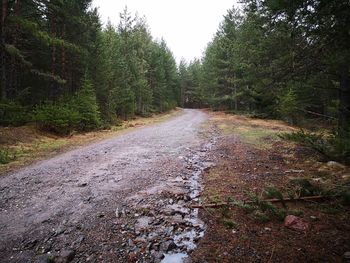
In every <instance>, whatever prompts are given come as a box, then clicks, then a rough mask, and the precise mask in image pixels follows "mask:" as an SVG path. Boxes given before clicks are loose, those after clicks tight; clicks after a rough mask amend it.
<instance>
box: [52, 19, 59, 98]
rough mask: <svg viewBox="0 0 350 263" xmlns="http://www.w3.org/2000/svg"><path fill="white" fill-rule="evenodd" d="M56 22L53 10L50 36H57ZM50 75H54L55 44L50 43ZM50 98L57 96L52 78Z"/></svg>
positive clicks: (55, 84) (55, 85)
mask: <svg viewBox="0 0 350 263" xmlns="http://www.w3.org/2000/svg"><path fill="white" fill-rule="evenodd" d="M56 31H57V22H56V15H55V13H54V12H53V13H52V17H51V36H52V37H56V36H57V32H56ZM51 75H52V77H54V76H55V75H56V45H55V44H52V47H51ZM50 93H51V94H52V95H51V97H52V99H56V98H57V95H58V94H57V93H58V92H57V83H56V81H55V80H54V79H52V80H51V91H50Z"/></svg>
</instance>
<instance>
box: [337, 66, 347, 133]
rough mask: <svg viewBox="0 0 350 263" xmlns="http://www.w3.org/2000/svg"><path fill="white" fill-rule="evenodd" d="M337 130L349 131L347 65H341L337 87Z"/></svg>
mask: <svg viewBox="0 0 350 263" xmlns="http://www.w3.org/2000/svg"><path fill="white" fill-rule="evenodd" d="M339 101H340V105H339V131H340V132H341V133H345V132H349V131H350V81H349V65H347V66H345V67H343V69H342V72H341V79H340V89H339Z"/></svg>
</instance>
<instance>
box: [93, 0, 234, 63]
mask: <svg viewBox="0 0 350 263" xmlns="http://www.w3.org/2000/svg"><path fill="white" fill-rule="evenodd" d="M235 2H236V1H235V0H93V6H96V7H99V13H100V16H101V19H102V22H103V23H104V24H105V23H106V22H107V20H108V18H109V19H110V20H111V21H112V23H113V24H114V25H117V24H118V22H119V13H120V12H122V11H123V10H124V7H125V6H127V7H128V10H129V11H130V12H131V13H135V12H138V14H139V15H140V16H146V19H147V24H148V25H149V27H150V29H151V32H152V36H153V37H154V38H158V39H160V38H162V37H163V38H164V40H165V41H166V43H167V45H168V47H169V48H170V49H171V51H172V52H173V53H174V56H175V57H176V60H177V61H178V62H179V61H180V59H181V58H182V57H183V58H185V59H186V60H187V61H190V60H192V59H193V58H195V57H197V58H200V57H201V56H202V54H203V51H204V49H205V47H206V45H207V43H208V42H209V41H211V39H212V37H213V35H214V34H215V32H216V30H217V28H218V26H219V23H220V22H221V21H222V19H223V15H224V14H226V11H227V10H228V9H230V8H231V7H232V6H233V5H234V4H235Z"/></svg>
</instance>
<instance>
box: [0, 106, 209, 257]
mask: <svg viewBox="0 0 350 263" xmlns="http://www.w3.org/2000/svg"><path fill="white" fill-rule="evenodd" d="M206 119H207V115H206V114H205V113H204V112H202V111H198V110H188V109H186V110H184V111H183V113H181V114H180V115H179V116H176V117H173V118H171V119H170V120H167V121H165V122H163V123H160V124H156V125H151V126H148V127H144V128H140V129H138V130H135V131H132V132H129V133H127V134H124V135H121V136H117V137H115V138H112V139H108V140H105V141H102V142H99V143H95V144H92V145H89V146H87V147H83V148H80V149H77V150H74V151H71V152H68V153H65V154H62V155H60V156H57V157H55V158H52V159H49V160H45V161H41V162H39V163H37V164H34V165H32V166H30V167H27V168H25V169H22V170H20V171H17V172H15V173H12V174H8V175H5V176H1V177H0V211H1V213H0V258H1V261H2V262H35V261H38V262H47V261H49V260H51V258H52V257H54V256H56V260H57V261H58V262H59V261H67V262H68V261H71V260H73V261H74V262H85V261H87V260H90V261H92V262H94V261H99V262H100V261H106V262H118V261H120V262H125V260H129V261H132V260H133V259H132V258H131V259H130V257H134V258H135V257H136V255H134V254H137V253H136V252H138V251H139V248H137V247H136V246H135V247H134V248H130V247H132V245H133V244H130V243H133V240H132V239H131V241H130V239H127V238H126V236H128V235H129V232H130V231H129V232H128V230H130V229H131V228H132V230H133V231H135V228H134V227H133V223H135V222H136V223H137V221H135V220H137V217H138V216H139V215H138V214H135V215H134V214H132V215H130V213H131V212H130V211H131V209H132V208H131V205H130V206H129V210H130V211H129V212H128V211H127V212H125V210H123V213H124V214H126V216H125V219H123V220H124V221H123V220H122V221H123V222H124V224H122V223H121V221H120V220H119V219H118V220H119V223H118V222H116V221H115V218H116V215H115V213H116V212H115V211H116V209H117V208H118V207H119V208H120V207H122V206H124V207H128V203H127V202H126V200H128V198H130V200H134V204H135V200H138V201H137V203H140V200H141V201H143V200H144V198H141V199H140V198H136V199H135V196H136V197H139V196H140V194H141V195H142V193H143V194H145V193H146V195H150V194H151V192H152V191H153V192H155V190H154V189H156V190H157V189H158V188H159V187H158V186H161V185H162V184H161V182H163V186H164V182H167V181H169V178H172V179H174V178H176V176H178V175H179V174H181V173H183V171H184V169H186V167H187V170H188V169H190V168H189V167H188V165H189V164H188V161H189V159H188V158H187V157H186V156H189V154H190V155H191V153H192V155H193V152H195V151H196V150H199V148H200V147H201V145H203V144H204V143H205V142H206V140H207V139H208V138H207V139H205V138H204V137H203V136H200V134H199V132H200V131H201V130H203V127H202V126H203V125H202V124H203V123H204V122H205V121H206ZM203 152H205V151H203ZM190 162H192V161H191V160H190ZM195 170H198V168H196V169H195ZM183 179H185V178H183ZM181 180H182V179H180V180H178V181H177V184H178V185H177V186H179V184H181V183H183V184H185V183H186V181H183V182H182V181H181ZM175 181H176V180H175ZM157 187H158V188H157ZM170 188H172V189H176V187H175V186H174V185H173V186H170ZM179 189H181V187H180V188H179ZM147 191H148V192H147ZM156 192H157V191H156ZM163 192H164V191H163ZM180 192H181V190H180ZM157 193H158V194H159V193H162V191H160V192H159V191H158V192H157ZM184 193H185V192H184ZM172 194H173V195H174V194H175V195H176V194H179V193H176V192H175V193H174V192H173V193H172ZM169 200H173V199H169ZM174 200H175V201H176V200H177V199H174ZM130 202H132V201H130ZM154 202H155V204H154V205H158V204H157V200H155V201H154ZM172 202H174V201H170V203H172ZM151 205H152V203H151ZM163 207H164V206H163ZM147 209H148V210H147V211H149V208H147ZM152 209H153V208H152ZM128 213H129V214H128ZM172 214H173V215H174V214H175V213H174V212H172ZM117 216H118V212H117ZM182 216H183V217H184V216H185V215H184V214H183V215H182ZM156 217H157V216H156V215H154V218H156ZM135 218H136V219H135ZM154 218H153V219H154ZM132 220H134V221H132ZM118 224H119V225H118ZM120 224H121V226H120ZM128 227H129V228H128ZM175 230H176V229H175ZM175 230H173V231H175ZM139 234H140V233H139V232H138V231H137V229H136V235H139ZM129 236H130V235H129ZM133 238H135V235H134V236H133ZM160 239H161V238H160ZM124 241H125V242H124ZM149 243H150V240H148V239H147V237H146V239H145V245H148V246H150V245H149ZM156 245H157V244H156ZM136 249H137V250H136ZM135 250H136V252H134V254H132V255H130V253H132V252H133V251H135ZM148 250H149V251H151V252H152V253H153V254H156V252H157V251H158V253H159V250H160V249H158V250H157V249H156V247H155V246H154V247H153V249H152V248H151V247H148ZM163 250H164V251H165V252H166V251H169V249H168V248H165V249H163ZM160 252H162V251H160ZM137 257H138V256H137ZM162 257H164V256H163V255H159V254H158V256H157V258H158V259H159V260H160V259H161V258H162ZM148 260H154V257H153V258H148V259H147V258H146V257H145V258H144V259H143V261H146V262H147V261H148Z"/></svg>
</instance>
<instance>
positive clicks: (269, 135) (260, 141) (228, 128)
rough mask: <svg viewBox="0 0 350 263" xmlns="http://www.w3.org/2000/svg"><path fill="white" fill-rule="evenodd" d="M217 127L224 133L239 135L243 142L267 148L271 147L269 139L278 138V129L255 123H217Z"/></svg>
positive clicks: (274, 139) (276, 139)
mask: <svg viewBox="0 0 350 263" xmlns="http://www.w3.org/2000/svg"><path fill="white" fill-rule="evenodd" d="M218 127H219V128H220V129H221V130H222V131H223V132H224V133H225V134H236V135H239V137H240V138H241V139H242V141H243V142H245V143H248V144H251V145H254V146H257V147H262V148H269V147H271V141H278V140H279V137H278V133H279V131H277V130H273V129H268V128H260V127H257V126H256V125H253V126H248V125H240V126H238V127H236V126H234V125H233V124H232V125H231V124H226V123H225V124H220V125H218Z"/></svg>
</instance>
